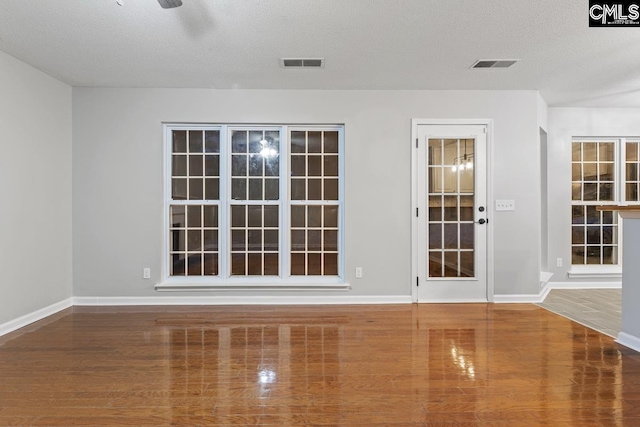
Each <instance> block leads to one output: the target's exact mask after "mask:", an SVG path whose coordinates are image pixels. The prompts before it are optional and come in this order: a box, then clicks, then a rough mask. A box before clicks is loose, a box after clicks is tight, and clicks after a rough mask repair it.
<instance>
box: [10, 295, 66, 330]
mask: <svg viewBox="0 0 640 427" xmlns="http://www.w3.org/2000/svg"><path fill="white" fill-rule="evenodd" d="M72 306H73V298H67V299H66V300H63V301H60V302H57V303H55V304H51V305H50V306H47V307H44V308H41V309H40V310H36V311H34V312H31V313H27V314H25V315H24V316H20V317H18V318H17V319H13V320H9V321H8V322H6V323H3V324H2V325H0V336H3V335H6V334H8V333H9V332H13V331H15V330H17V329H20V328H24V327H25V326H27V325H30V324H31V323H33V322H37V321H38V320H42V319H44V318H45V317H49V316H51V315H53V314H56V313H58V312H59V311H62V310H65V309H67V308H69V307H72Z"/></svg>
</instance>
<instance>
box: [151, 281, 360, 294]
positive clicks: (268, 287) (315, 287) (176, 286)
mask: <svg viewBox="0 0 640 427" xmlns="http://www.w3.org/2000/svg"><path fill="white" fill-rule="evenodd" d="M350 289H351V285H350V284H349V283H294V284H284V283H283V284H277V283H222V284H211V283H186V282H184V283H177V282H163V283H158V284H157V285H155V290H156V291H158V292H185V291H187V292H188V291H263V290H264V291H348V290H350Z"/></svg>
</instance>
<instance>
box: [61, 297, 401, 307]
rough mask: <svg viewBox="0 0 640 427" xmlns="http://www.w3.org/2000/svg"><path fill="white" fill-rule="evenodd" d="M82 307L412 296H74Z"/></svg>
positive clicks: (377, 300) (395, 300)
mask: <svg viewBox="0 0 640 427" xmlns="http://www.w3.org/2000/svg"><path fill="white" fill-rule="evenodd" d="M73 304H74V305H79V306H127V305H321V304H411V296H410V295H372V296H366V295H351V296H346V295H345V296H342V295H340V296H333V295H332V296H320V297H318V296H312V297H309V296H271V295H270V296H254V295H246V296H207V297H202V296H193V297H188V296H187V297H185V296H167V297H75V298H73Z"/></svg>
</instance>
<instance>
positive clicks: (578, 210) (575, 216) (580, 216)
mask: <svg viewBox="0 0 640 427" xmlns="http://www.w3.org/2000/svg"><path fill="white" fill-rule="evenodd" d="M571 222H572V223H573V224H584V206H572V208H571Z"/></svg>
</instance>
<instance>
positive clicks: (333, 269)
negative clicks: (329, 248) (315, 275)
mask: <svg viewBox="0 0 640 427" xmlns="http://www.w3.org/2000/svg"><path fill="white" fill-rule="evenodd" d="M324 275H325V276H337V275H338V254H324Z"/></svg>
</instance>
